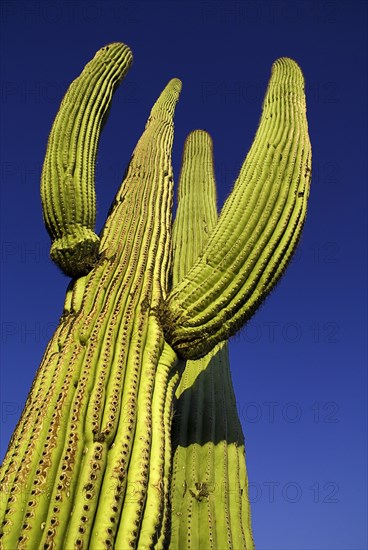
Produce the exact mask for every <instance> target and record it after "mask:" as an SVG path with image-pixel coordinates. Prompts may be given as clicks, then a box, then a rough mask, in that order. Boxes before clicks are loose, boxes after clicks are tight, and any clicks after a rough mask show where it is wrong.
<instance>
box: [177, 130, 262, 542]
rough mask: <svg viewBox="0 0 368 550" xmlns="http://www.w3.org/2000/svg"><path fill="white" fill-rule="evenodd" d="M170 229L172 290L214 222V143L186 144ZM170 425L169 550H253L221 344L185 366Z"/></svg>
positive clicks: (204, 137) (240, 445)
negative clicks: (176, 207)
mask: <svg viewBox="0 0 368 550" xmlns="http://www.w3.org/2000/svg"><path fill="white" fill-rule="evenodd" d="M178 194H179V198H178V209H177V215H176V218H175V222H174V226H173V249H174V261H173V285H174V287H175V285H177V284H178V283H179V282H180V280H181V279H183V278H184V277H185V275H186V274H187V272H188V271H189V270H190V268H191V267H192V265H193V263H194V262H195V260H196V259H197V257H198V256H200V254H201V252H202V250H203V248H204V246H205V244H206V242H207V240H208V236H209V233H210V231H211V230H212V229H213V227H214V226H215V224H216V221H217V211H216V185H215V177H214V171H213V157H212V141H211V138H210V136H209V135H208V134H207V133H206V132H204V131H195V132H193V133H191V134H190V135H189V136H188V138H187V140H186V142H185V146H184V152H183V162H182V168H181V174H180V181H179V190H178ZM176 397H177V403H176V406H175V416H174V419H173V425H172V430H173V436H172V439H173V442H174V445H173V446H174V451H173V471H172V479H171V538H170V548H188V549H190V548H192V549H198V548H201V549H204V550H205V549H210V548H212V549H216V548H221V549H224V550H225V549H226V548H228V549H233V548H234V549H235V548H244V549H245V548H246V549H248V550H249V549H253V548H254V544H253V538H252V531H251V523H250V506H249V500H248V481H247V476H246V466H245V454H244V438H243V434H242V429H241V425H240V421H239V419H238V415H237V410H236V402H235V396H234V391H233V387H232V383H231V376H230V368H229V360H228V351H227V345H226V344H219V345H218V346H216V347H215V349H214V350H213V351H211V352H210V353H208V354H207V355H206V356H205V357H203V358H201V359H198V360H194V361H191V360H188V361H186V364H185V368H184V372H183V375H182V377H181V380H180V384H179V386H178V389H177V391H176Z"/></svg>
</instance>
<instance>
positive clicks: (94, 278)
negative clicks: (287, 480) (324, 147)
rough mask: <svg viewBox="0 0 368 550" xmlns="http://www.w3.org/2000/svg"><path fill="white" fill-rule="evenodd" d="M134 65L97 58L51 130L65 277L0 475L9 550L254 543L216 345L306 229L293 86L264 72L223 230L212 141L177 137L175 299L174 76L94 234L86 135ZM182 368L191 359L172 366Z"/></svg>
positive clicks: (303, 141)
mask: <svg viewBox="0 0 368 550" xmlns="http://www.w3.org/2000/svg"><path fill="white" fill-rule="evenodd" d="M130 61H131V54H130V50H129V48H127V47H126V46H125V45H123V44H113V45H110V46H109V47H108V48H107V47H106V48H105V49H102V50H100V53H99V54H98V55H97V57H96V58H95V59H94V60H92V62H91V63H90V64H89V65H87V67H89V69H88V70H87V68H86V69H85V71H83V73H82V75H81V77H80V78H79V79H77V81H75V83H74V84H73V85H72V86H71V88H70V89H69V91H68V93H67V96H66V97H68V96H70V97H69V99H70V98H72V97H73V98H74V97H75V101H70V100H69V99H68V100H67V101H66V100H64V101H63V103H62V106H61V110H60V112H59V114H58V116H57V119H56V122H55V124H54V126H53V129H52V132H51V135H50V139H49V144H48V148H47V153H46V158H45V165H44V169H43V175H42V185H41V188H42V198H43V206H44V219H45V224H46V227H47V230H48V231H49V233H50V236H51V238H52V240H53V245H52V247H54V248H52V251H51V255H52V257H53V258H54V259H56V260H57V262H58V263H59V265H60V266H61V267H62V268H63V269H64V271H65V272H66V273H67V274H70V275H72V276H73V277H75V280H73V281H72V283H71V284H70V285H69V288H68V290H67V294H66V299H65V305H64V312H63V315H62V317H61V320H60V324H59V326H58V328H57V330H56V332H55V334H54V336H53V338H52V339H51V341H50V343H49V345H48V347H47V349H46V352H45V355H44V358H43V360H42V363H41V365H40V367H39V370H38V372H37V375H36V378H35V380H34V383H33V385H32V388H31V391H30V394H29V396H28V399H27V402H26V405H25V409H24V411H23V414H22V416H21V418H20V420H19V423H18V425H17V427H16V430H15V432H14V434H13V437H12V439H11V442H10V444H9V448H8V452H7V455H6V457H5V459H4V463H3V465H2V468H1V472H0V481H1V491H2V495H1V499H0V518H1V519H0V521H1V528H0V541H1V542H0V545H1V548H4V549H5V550H13V549H14V548H19V549H33V548H43V549H47V548H49V549H51V548H54V549H59V548H65V549H69V548H92V549H101V548H112V547H116V548H142V549H144V548H158V549H161V548H167V547H169V548H172V549H173V550H174V549H175V548H179V547H186V546H188V547H189V548H195V547H196V546H197V547H198V546H199V547H201V548H204V549H207V548H216V547H217V548H220V547H223V548H229V549H230V548H238V547H245V548H252V547H253V542H252V535H251V528H250V512H249V503H248V499H247V477H246V470H245V458H244V442H243V436H242V433H241V428H240V424H239V420H238V418H237V415H236V406H235V401H234V394H233V389H232V386H231V380H230V376H229V365H228V360H227V351H226V343H225V342H226V339H227V338H228V337H229V336H230V335H231V334H233V333H234V332H235V330H236V329H237V328H238V327H239V326H240V325H241V324H242V323H243V322H245V321H246V320H247V319H248V318H249V316H250V315H251V314H252V313H253V312H254V310H255V309H256V307H257V305H258V303H259V302H260V301H261V300H263V299H264V297H265V296H266V294H267V293H268V292H269V291H270V289H271V288H272V287H273V286H274V284H275V283H276V281H277V280H278V279H279V277H280V276H281V274H282V272H283V270H284V269H285V266H286V264H287V262H288V260H289V259H290V257H291V254H292V252H293V250H294V248H295V246H296V243H297V241H298V238H299V235H300V230H301V227H302V224H303V221H304V218H305V213H306V201H307V196H308V191H309V180H310V157H311V153H310V144H309V138H308V132H307V121H306V112H305V99H304V88H303V77H302V75H301V72H300V69H299V68H298V66H297V65H296V63H295V62H293V61H292V60H289V59H286V58H283V59H280V60H278V61H277V62H276V63H275V64H274V66H273V71H272V75H271V80H270V84H269V87H268V91H267V94H266V99H265V102H264V108H263V115H262V119H261V123H260V127H259V129H258V132H257V135H256V138H255V141H254V144H253V146H252V148H251V150H250V152H249V155H248V157H247V159H246V161H245V163H244V165H243V167H242V169H241V172H240V175H239V178H238V180H237V182H236V184H235V187H234V189H233V191H232V193H231V195H230V196H229V198H228V200H227V202H226V204H225V206H224V208H223V211H222V213H221V215H220V218H219V220H218V221H216V216H217V214H216V205H215V191H214V177H213V173H212V153H211V142H210V138H209V136H208V135H207V134H206V133H204V132H195V133H193V134H192V135H191V136H190V137H189V138H188V140H187V144H186V149H185V152H184V158H183V170H182V178H181V180H182V181H181V186H180V189H181V190H180V193H181V198H180V201H179V212H178V216H177V220H176V223H175V238H174V247H175V255H174V273H173V277H174V287H173V288H172V289H170V288H169V280H170V279H169V278H170V273H171V268H172V266H171V227H172V221H171V204H172V192H173V174H172V167H171V149H172V142H173V115H174V109H175V105H176V102H177V100H178V97H179V93H180V90H181V83H180V81H179V80H178V79H173V80H172V81H170V82H169V84H168V85H167V86H166V88H165V90H164V91H163V92H162V94H161V95H160V97H159V99H158V100H157V102H156V103H155V105H154V107H153V109H152V111H151V115H150V117H149V119H148V122H147V125H146V128H145V131H144V133H143V135H142V137H141V138H140V140H139V142H138V144H137V146H136V148H135V150H134V153H133V155H132V158H131V162H130V164H129V167H128V170H127V172H126V177H125V179H124V181H123V183H122V186H121V188H120V189H119V191H118V193H117V195H116V197H115V200H114V203H113V205H112V208H111V210H110V214H109V216H108V218H107V221H106V223H105V226H104V228H103V231H102V235H101V238H100V240H98V238H97V236H96V237H93V236H92V237H91V232H92V231H93V225H94V211H95V210H94V209H95V199H94V187H93V166H94V160H95V155H96V147H97V140H98V133H99V129H100V124H101V121H102V118H103V115H104V113H105V112H106V108H107V106H108V102H109V100H110V97H111V93H112V91H113V89H114V87H115V86H116V84H117V82H118V81H119V80H121V78H122V77H123V75H124V74H125V72H126V70H127V67H128V65H129V64H130ZM73 94H75V95H73ZM84 97H85V98H86V100H85V101H84ZM74 104H75V107H76V109H75V110H74V108H73V105H74ZM75 167H78V169H77V170H76V171H75V172H74V171H73V170H75ZM70 177H72V183H73V185H75V187H74V191H73V194H72V195H71V194H70V190H71V187H70V182H71V179H70ZM65 178H66V179H65ZM64 183H66V184H67V185H66V186H65V185H64ZM193 185H194V186H195V187H198V186H199V190H196V189H195V187H193ZM201 186H202V187H203V188H202V189H201ZM197 206H198V208H197ZM181 209H182V212H181V211H180V210H181ZM185 216H189V217H191V218H192V219H191V220H189V222H188V225H185V222H184V221H183V220H184V217H185ZM203 219H204V220H205V221H203ZM77 228H78V230H77ZM79 228H82V229H81V231H80V232H79ZM188 232H190V238H188ZM192 236H193V238H191V237H192ZM207 238H208V240H207ZM185 241H187V242H185ZM97 243H98V245H99V246H98V248H97ZM96 251H97V252H96ZM198 255H199V257H198V259H196V258H197V256H198ZM204 356H205V357H204ZM183 357H186V358H189V359H197V361H188V362H187V364H186V366H185V369H184V364H183V359H182V358H183ZM200 357H203V359H201V360H199V361H198V359H199V358H200ZM183 369H184V375H183V376H182V373H183ZM181 377H182V380H181V381H180V378H181ZM179 383H180V386H179V388H178V389H177V391H176V388H177V385H178V384H179ZM175 391H176V398H177V411H178V413H180V414H178V416H177V417H176V418H174V428H175V429H174V439H173V441H171V425H172V416H173V401H174V394H175ZM207 409H208V412H207ZM218 482H219V483H221V484H222V489H223V494H221V495H220V496H219V493H218V490H221V489H219V488H218V486H217V487H216V484H217V483H218ZM183 489H185V494H184V500H183V501H182V502H180V498H182V497H179V496H178V492H179V493H180V491H181V490H183ZM211 489H213V490H212V491H211ZM215 489H217V491H216V490H215ZM233 490H234V491H235V493H234V494H236V495H237V496H238V497H239V499H238V500H237V499H235V500H234V499H232V498H231V491H233ZM183 492H184V491H183ZM215 520H216V521H215ZM199 525H200V526H201V527H202V525H203V526H204V527H203V532H201V530H200V529H198V526H199Z"/></svg>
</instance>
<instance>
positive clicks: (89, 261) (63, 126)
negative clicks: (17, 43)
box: [41, 42, 133, 277]
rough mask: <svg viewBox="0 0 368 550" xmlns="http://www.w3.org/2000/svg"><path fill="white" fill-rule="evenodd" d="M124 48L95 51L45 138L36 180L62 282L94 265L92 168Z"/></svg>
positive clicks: (127, 61) (123, 68) (124, 61)
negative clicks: (38, 176)
mask: <svg viewBox="0 0 368 550" xmlns="http://www.w3.org/2000/svg"><path fill="white" fill-rule="evenodd" d="M132 59H133V57H132V53H131V51H130V49H129V48H128V46H126V45H125V44H122V43H119V42H116V43H112V44H109V45H107V46H105V47H103V48H101V49H100V50H99V51H98V52H97V53H96V55H95V57H94V58H93V59H92V60H91V61H90V62H89V63H88V64H87V65H86V67H85V68H84V70H83V71H82V73H81V74H80V76H79V77H78V78H76V79H75V80H74V81H73V82H72V84H71V85H70V86H69V89H68V91H67V92H66V94H65V96H64V98H63V100H62V103H61V106H60V109H59V111H58V114H57V116H56V118H55V122H54V124H53V126H52V129H51V133H50V136H49V140H48V144H47V151H46V156H45V161H44V165H43V170H42V177H41V198H42V207H43V217H44V222H45V225H46V229H47V231H48V233H49V235H50V237H51V240H52V244H51V250H50V255H51V258H52V260H53V261H54V262H55V263H56V264H57V265H58V266H59V267H60V268H61V270H62V271H63V272H64V273H65V274H66V275H68V276H71V277H79V276H80V275H85V274H86V273H88V271H89V270H90V269H91V267H92V266H93V265H94V264H95V263H96V260H97V256H98V248H99V237H98V236H97V235H96V234H95V233H94V227H95V221H96V194H95V181H94V180H95V162H96V154H97V146H98V140H99V136H100V131H101V126H102V123H103V121H104V118H106V115H107V112H108V108H109V105H110V103H111V99H112V95H113V92H114V90H115V89H116V88H117V86H118V84H119V83H120V82H121V81H122V79H123V78H124V77H125V75H126V73H127V71H128V69H129V67H130V66H131V63H132Z"/></svg>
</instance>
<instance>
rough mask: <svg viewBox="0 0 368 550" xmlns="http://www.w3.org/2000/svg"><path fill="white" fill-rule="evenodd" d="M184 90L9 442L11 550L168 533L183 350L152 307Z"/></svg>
mask: <svg viewBox="0 0 368 550" xmlns="http://www.w3.org/2000/svg"><path fill="white" fill-rule="evenodd" d="M180 89H181V83H180V81H179V80H177V79H174V80H172V81H171V82H170V83H169V84H168V86H167V87H166V88H165V90H164V91H163V93H162V94H161V96H160V98H159V99H158V101H157V102H156V104H155V105H154V107H153V109H152V111H151V115H150V117H149V119H148V123H147V125H146V129H145V132H144V134H143V136H142V137H141V139H140V141H139V143H138V144H137V146H136V149H135V151H134V153H133V156H132V159H131V162H130V165H129V168H128V171H127V175H126V178H125V181H124V182H123V184H122V187H121V189H120V191H119V192H118V194H117V196H116V199H115V202H114V205H113V207H112V210H111V214H110V216H109V218H108V220H107V222H106V225H105V228H104V231H103V234H102V237H101V245H100V254H101V259H100V260H99V262H98V264H97V265H96V266H95V267H94V268H93V269H92V271H91V272H90V273H89V274H88V275H87V276H85V277H81V278H80V279H78V280H77V281H76V282H75V283H74V284H73V285H71V286H70V289H69V290H68V293H67V297H66V301H65V310H64V314H63V316H62V319H61V322H60V325H59V327H58V329H57V331H56V333H55V336H54V338H53V339H52V340H51V342H50V344H49V346H48V349H47V350H46V353H45V356H44V359H43V362H42V364H41V366H40V368H39V371H38V373H37V376H36V379H35V382H34V384H33V387H32V390H31V392H30V395H29V397H28V400H27V403H26V406H25V410H24V413H23V415H22V418H21V420H20V422H19V424H18V426H17V429H16V431H15V433H14V436H13V438H12V440H11V442H10V445H9V449H8V453H7V456H6V458H5V461H4V464H3V467H2V471H1V474H2V475H1V479H2V491H3V495H2V498H1V507H2V509H1V514H0V517H2V520H3V523H2V545H3V548H5V549H9V550H10V549H14V548H16V547H17V548H66V549H69V548H86V547H88V548H99V549H101V548H111V547H113V546H114V545H116V547H117V548H119V547H120V548H130V547H135V545H136V544H137V541H138V538H139V539H140V540H141V539H142V545H141V546H140V547H142V548H145V547H147V548H148V547H149V545H152V544H153V541H154V540H156V539H157V538H158V537H159V536H161V533H160V529H161V527H162V520H163V512H164V510H163V505H161V506H160V507H159V506H157V505H156V501H157V499H159V500H160V501H162V503H163V501H164V499H165V498H166V499H167V496H165V495H164V487H165V486H166V487H167V490H168V484H167V483H166V484H165V480H164V479H163V477H164V473H165V464H164V460H165V448H164V445H165V433H164V425H165V422H164V421H163V416H164V413H165V398H166V397H167V384H166V379H167V377H168V373H169V372H170V371H171V369H172V367H173V365H174V363H175V361H176V355H175V353H174V352H173V351H172V350H171V348H170V347H169V346H168V345H167V344H165V343H164V339H163V333H162V329H161V328H160V326H159V324H158V321H157V318H156V316H155V307H157V304H158V303H159V302H160V301H161V300H162V298H163V297H165V296H166V293H167V284H168V271H169V259H170V239H169V236H170V234H171V205H172V187H173V177H172V168H171V148H172V141H173V123H172V118H173V114H174V108H175V104H176V102H177V100H178V97H179V93H180ZM168 399H170V396H169V397H168ZM171 401H172V396H171ZM166 424H167V422H166ZM153 450H154V451H155V452H154V454H153ZM157 450H159V451H160V452H157ZM151 454H152V456H151ZM30 480H31V481H30ZM33 480H34V481H33ZM156 493H157V494H156ZM145 503H147V506H144V505H145ZM100 507H101V508H100ZM141 525H142V532H141V531H140V526H141Z"/></svg>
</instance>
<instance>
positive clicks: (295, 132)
mask: <svg viewBox="0 0 368 550" xmlns="http://www.w3.org/2000/svg"><path fill="white" fill-rule="evenodd" d="M310 176H311V147H310V142H309V137H308V126H307V119H306V104H305V95H304V79H303V75H302V73H301V70H300V69H299V67H298V65H297V64H296V63H295V61H293V60H291V59H288V58H281V59H278V60H277V61H276V62H275V63H274V64H273V67H272V74H271V79H270V82H269V85H268V90H267V94H266V97H265V101H264V105H263V113H262V117H261V121H260V125H259V128H258V131H257V134H256V136H255V139H254V142H253V145H252V147H251V149H250V151H249V153H248V155H247V158H246V160H245V162H244V164H243V166H242V168H241V170H240V174H239V177H238V179H237V181H236V182H235V186H234V189H233V191H232V193H231V194H230V196H229V198H228V199H227V201H226V203H225V205H224V207H223V209H222V212H221V215H220V218H219V222H218V224H217V225H216V227H215V229H214V231H213V233H212V234H211V236H210V238H209V241H208V244H207V246H206V248H205V250H204V251H203V254H202V255H201V257H200V258H199V259H198V261H197V262H196V263H195V265H194V266H193V268H192V269H191V270H190V272H189V273H188V275H187V276H186V277H185V278H184V279H183V280H182V281H181V282H180V283H179V284H178V285H177V286H176V287H175V288H174V289H173V290H172V292H171V294H170V295H169V297H168V300H167V302H166V304H165V305H164V307H163V309H162V317H161V318H162V323H163V326H164V332H165V337H166V340H167V341H168V342H169V343H170V345H171V346H172V347H173V348H174V349H175V351H177V353H179V355H181V356H183V357H185V358H198V357H201V356H203V355H204V354H206V353H207V352H208V351H210V350H211V349H212V348H213V347H214V346H215V345H216V344H217V343H219V342H220V341H224V340H226V339H227V338H228V337H229V336H231V335H233V334H234V333H235V332H236V331H237V330H238V329H239V328H240V327H241V326H242V325H243V324H244V323H245V322H246V321H247V320H248V319H249V318H250V316H251V315H252V314H253V313H254V312H255V310H256V308H257V307H258V306H259V304H260V303H261V302H262V301H263V300H264V298H265V297H266V296H267V295H268V294H269V292H270V291H271V289H272V288H273V287H274V285H275V284H276V282H277V281H278V280H279V278H280V277H281V275H282V273H283V272H284V270H285V267H286V265H287V263H288V261H289V260H290V258H291V256H292V253H293V251H294V250H295V247H296V244H297V242H298V239H299V236H300V233H301V229H302V226H303V223H304V219H305V214H306V205H307V198H308V195H309V183H310Z"/></svg>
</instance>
